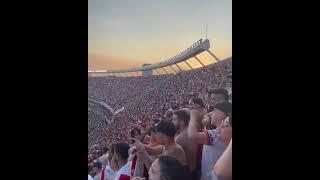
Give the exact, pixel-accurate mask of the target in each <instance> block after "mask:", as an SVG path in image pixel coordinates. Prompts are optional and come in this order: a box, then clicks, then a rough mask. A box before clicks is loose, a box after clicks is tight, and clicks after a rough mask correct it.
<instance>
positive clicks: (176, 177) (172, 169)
mask: <svg viewBox="0 0 320 180" xmlns="http://www.w3.org/2000/svg"><path fill="white" fill-rule="evenodd" d="M159 165H160V179H161V180H191V178H190V175H189V172H188V171H186V168H184V167H183V166H182V165H181V164H180V162H179V161H178V160H177V159H176V158H174V157H171V156H160V157H159Z"/></svg>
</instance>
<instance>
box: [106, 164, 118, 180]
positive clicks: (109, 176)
mask: <svg viewBox="0 0 320 180" xmlns="http://www.w3.org/2000/svg"><path fill="white" fill-rule="evenodd" d="M115 175H116V172H114V171H113V170H112V169H111V167H110V166H107V167H106V169H105V172H104V180H113V179H114V177H115Z"/></svg>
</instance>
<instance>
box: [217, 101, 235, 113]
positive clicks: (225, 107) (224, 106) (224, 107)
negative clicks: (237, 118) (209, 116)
mask: <svg viewBox="0 0 320 180" xmlns="http://www.w3.org/2000/svg"><path fill="white" fill-rule="evenodd" d="M214 108H215V109H219V110H220V111H222V112H224V113H225V114H231V113H232V104H231V103H230V102H228V101H225V102H222V103H218V104H216V105H215V106H214Z"/></svg>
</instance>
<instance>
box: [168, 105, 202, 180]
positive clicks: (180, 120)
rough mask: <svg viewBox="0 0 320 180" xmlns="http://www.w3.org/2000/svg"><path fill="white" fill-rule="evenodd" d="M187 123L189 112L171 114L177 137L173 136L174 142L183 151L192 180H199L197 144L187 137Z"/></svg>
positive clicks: (179, 111) (181, 111)
mask: <svg viewBox="0 0 320 180" xmlns="http://www.w3.org/2000/svg"><path fill="white" fill-rule="evenodd" d="M189 121H190V114H189V112H186V111H185V110H182V109H181V110H178V111H175V112H174V113H173V119H172V122H173V124H174V126H175V127H176V129H177V135H176V136H175V141H176V143H177V144H179V145H180V146H182V148H183V149H184V152H185V153H186V158H187V162H188V165H189V170H190V172H191V176H192V179H193V180H197V179H200V173H201V169H200V163H201V159H200V156H199V155H198V156H197V153H199V151H198V144H197V143H195V142H194V141H192V140H191V139H190V138H189V137H188V126H189Z"/></svg>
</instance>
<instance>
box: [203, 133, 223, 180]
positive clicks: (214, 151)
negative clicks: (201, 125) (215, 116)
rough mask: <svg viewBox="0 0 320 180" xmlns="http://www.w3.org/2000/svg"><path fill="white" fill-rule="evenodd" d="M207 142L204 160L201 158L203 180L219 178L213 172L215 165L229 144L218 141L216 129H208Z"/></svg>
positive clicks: (204, 149)
mask: <svg viewBox="0 0 320 180" xmlns="http://www.w3.org/2000/svg"><path fill="white" fill-rule="evenodd" d="M206 135H207V140H208V142H207V144H209V145H203V149H202V160H201V180H218V178H217V177H216V176H215V175H214V174H213V173H211V171H212V168H213V165H214V164H215V163H216V161H217V160H218V159H219V157H220V156H221V155H222V153H223V152H224V151H225V149H226V148H227V146H226V145H225V144H223V143H222V142H221V141H218V139H217V136H216V130H208V131H206Z"/></svg>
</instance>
